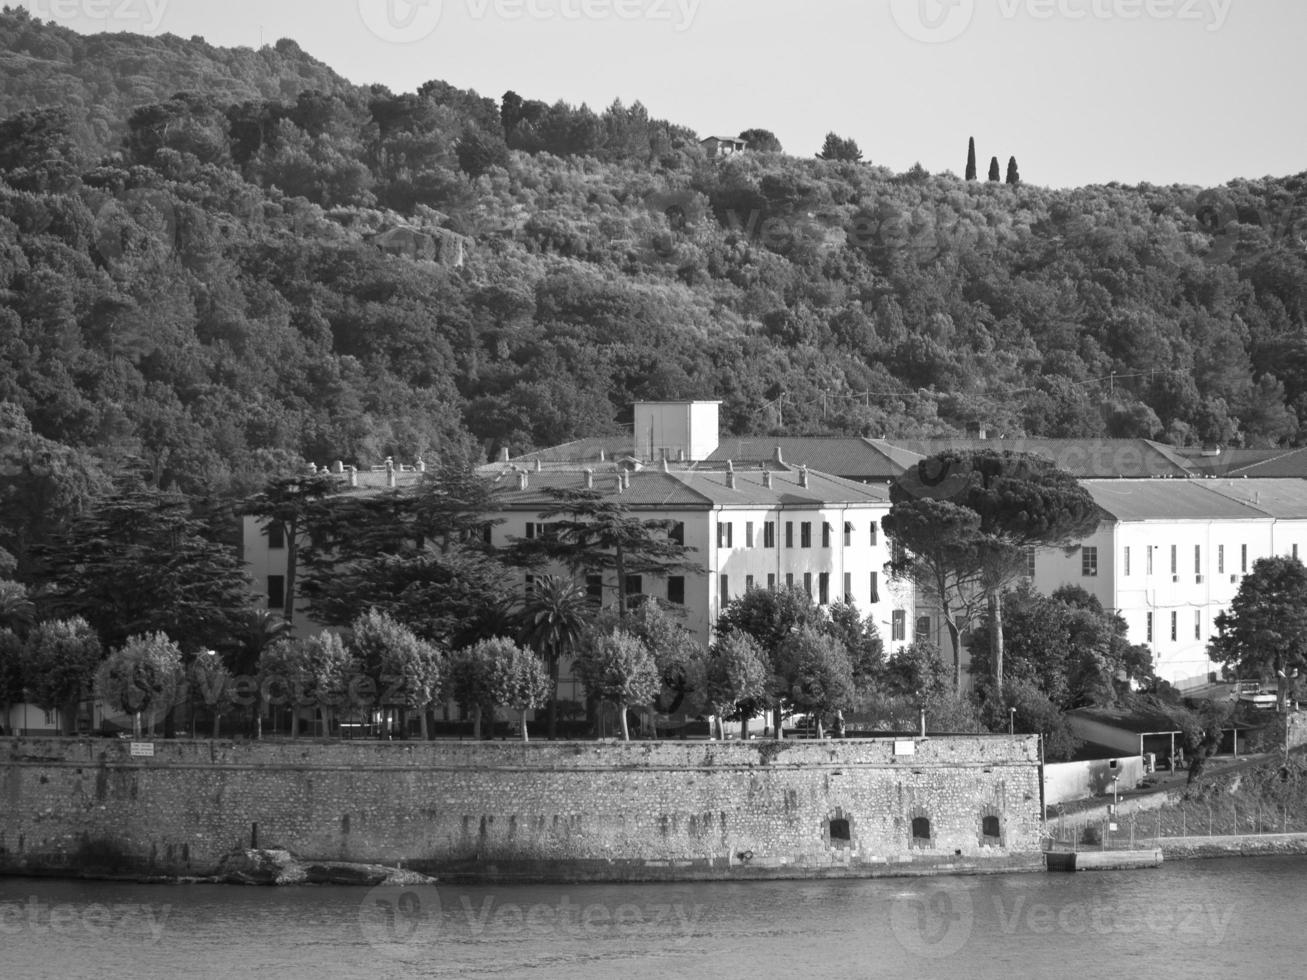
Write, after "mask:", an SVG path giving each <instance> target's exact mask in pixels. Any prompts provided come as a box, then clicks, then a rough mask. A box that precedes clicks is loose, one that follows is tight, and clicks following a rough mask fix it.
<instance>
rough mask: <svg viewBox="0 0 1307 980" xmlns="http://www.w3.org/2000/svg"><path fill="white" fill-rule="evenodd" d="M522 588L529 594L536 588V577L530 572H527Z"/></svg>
mask: <svg viewBox="0 0 1307 980" xmlns="http://www.w3.org/2000/svg"><path fill="white" fill-rule="evenodd" d="M522 589H523V591H525V592H526V594H527V595H530V594H531V593H532V592H534V591H535V590H536V577H535V576H534V575H532V574H531V573H530V572H527V574H526V576H525V579H524V580H523V584H522Z"/></svg>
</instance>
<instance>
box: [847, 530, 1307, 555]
mask: <svg viewBox="0 0 1307 980" xmlns="http://www.w3.org/2000/svg"><path fill="white" fill-rule="evenodd" d="M830 532H831V527H830V522H829V521H822V524H821V546H822V547H823V548H829V547H830ZM1297 552H1298V546H1297V545H1294V557H1295V558H1297V557H1298V554H1297Z"/></svg>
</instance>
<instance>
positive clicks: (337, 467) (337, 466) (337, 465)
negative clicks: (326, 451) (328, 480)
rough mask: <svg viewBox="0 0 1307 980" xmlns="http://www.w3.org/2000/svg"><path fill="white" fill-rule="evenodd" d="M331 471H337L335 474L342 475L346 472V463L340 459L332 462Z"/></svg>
mask: <svg viewBox="0 0 1307 980" xmlns="http://www.w3.org/2000/svg"><path fill="white" fill-rule="evenodd" d="M331 472H333V473H335V474H337V475H340V474H342V473H344V472H345V464H344V463H342V462H341V461H340V460H336V462H334V463H332V464H331Z"/></svg>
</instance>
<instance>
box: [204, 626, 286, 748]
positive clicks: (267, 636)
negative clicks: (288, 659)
mask: <svg viewBox="0 0 1307 980" xmlns="http://www.w3.org/2000/svg"><path fill="white" fill-rule="evenodd" d="M293 633H294V627H293V626H292V625H291V622H290V621H289V620H287V619H283V618H282V617H281V615H280V614H279V613H274V612H272V611H271V610H268V609H246V610H245V612H244V613H243V614H242V615H241V616H240V618H239V619H238V620H237V627H236V631H235V633H234V634H233V635H232V636H230V637H228V638H227V642H226V643H224V644H222V646H221V650H222V652H223V656H224V660H225V662H226V665H227V668H228V670H229V671H230V673H231V674H232V675H233V678H234V679H233V691H234V692H235V694H236V696H237V697H239V698H244V697H249V707H250V718H251V728H252V730H253V734H254V737H255V738H260V737H262V735H263V693H262V687H261V686H260V685H259V684H258V683H257V675H258V673H259V671H260V664H261V662H262V660H263V652H264V651H265V650H267V649H268V648H269V647H270V646H272V645H273V644H275V643H278V642H280V641H283V640H289V639H290V638H291V636H292V635H293ZM251 688H252V690H251ZM251 695H252V696H251Z"/></svg>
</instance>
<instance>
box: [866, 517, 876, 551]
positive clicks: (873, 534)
mask: <svg viewBox="0 0 1307 980" xmlns="http://www.w3.org/2000/svg"><path fill="white" fill-rule="evenodd" d="M867 543H868V544H869V545H871V546H872V547H873V548H874V547H875V546H876V522H875V521H872V522H871V540H869V541H868V542H867Z"/></svg>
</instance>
